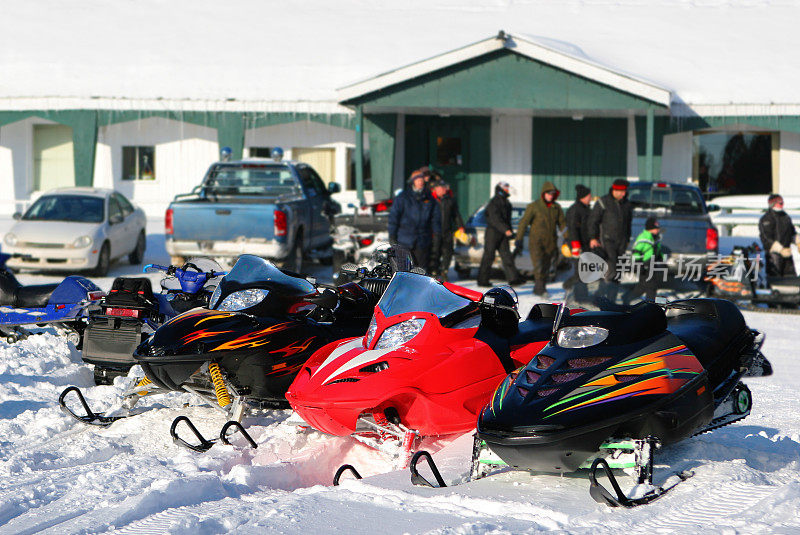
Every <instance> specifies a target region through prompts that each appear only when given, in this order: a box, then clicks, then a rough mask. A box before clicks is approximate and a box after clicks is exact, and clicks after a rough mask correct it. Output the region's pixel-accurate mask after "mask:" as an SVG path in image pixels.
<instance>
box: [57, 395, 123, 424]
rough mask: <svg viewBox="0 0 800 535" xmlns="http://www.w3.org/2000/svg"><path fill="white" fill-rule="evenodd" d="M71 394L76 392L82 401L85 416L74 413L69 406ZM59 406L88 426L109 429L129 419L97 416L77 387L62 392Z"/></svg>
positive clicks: (59, 397)
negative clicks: (69, 395) (68, 398)
mask: <svg viewBox="0 0 800 535" xmlns="http://www.w3.org/2000/svg"><path fill="white" fill-rule="evenodd" d="M70 392H75V395H76V396H78V401H80V403H81V405H82V406H83V410H84V411H85V414H83V415H80V414H77V413H76V412H75V411H73V410H72V409H70V408H69V407H68V406H67V402H66V398H67V395H68V394H69V393H70ZM58 404H59V405H61V410H62V411H64V412H65V413H67V414H68V415H70V416H72V417H73V418H75V419H76V420H78V421H79V422H82V423H84V424H88V425H96V426H99V427H108V426H109V425H111V424H113V423H114V422H116V421H117V420H121V419H122V418H127V416H104V415H102V414H97V413H96V412H94V411H92V409H90V408H89V404H88V403H86V398H84V397H83V393H82V392H81V390H80V389H79V388H78V387H77V386H70V387H67V388H65V389H64V391H63V392H61V395H60V396H58Z"/></svg>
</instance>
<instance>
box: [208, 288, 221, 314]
mask: <svg viewBox="0 0 800 535" xmlns="http://www.w3.org/2000/svg"><path fill="white" fill-rule="evenodd" d="M221 293H222V290H220V289H219V284H217V287H216V288H214V291H213V292H212V293H211V299H209V300H208V308H210V309H212V310H213V308H214V307H215V306H216V305H217V301H219V294H221Z"/></svg>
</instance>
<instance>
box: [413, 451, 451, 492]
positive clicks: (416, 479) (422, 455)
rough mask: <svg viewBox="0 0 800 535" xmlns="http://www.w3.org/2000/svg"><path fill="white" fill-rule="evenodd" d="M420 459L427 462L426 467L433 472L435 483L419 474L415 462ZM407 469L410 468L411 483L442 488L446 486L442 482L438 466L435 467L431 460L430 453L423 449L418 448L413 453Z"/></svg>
mask: <svg viewBox="0 0 800 535" xmlns="http://www.w3.org/2000/svg"><path fill="white" fill-rule="evenodd" d="M420 459H425V461H427V463H428V467H430V469H431V472H432V473H433V477H434V479H436V485H434V484H433V483H431V482H430V481H428V480H427V479H425V478H424V477H423V476H422V475H420V473H419V471H418V470H417V463H418V462H419V460H420ZM409 470H411V483H412V484H413V485H418V486H427V487H433V488H442V487H446V486H447V484H446V483H445V482H444V479H443V478H442V474H441V473H440V472H439V468H437V466H436V463H435V462H433V457H431V454H430V453H428V452H427V451H425V450H420V451H418V452H417V453H415V454H414V456H413V457H412V458H411V464H410V465H409Z"/></svg>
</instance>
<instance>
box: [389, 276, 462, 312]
mask: <svg viewBox="0 0 800 535" xmlns="http://www.w3.org/2000/svg"><path fill="white" fill-rule="evenodd" d="M472 304H473V303H472V301H470V300H469V299H465V298H463V297H460V296H458V295H456V294H454V293H453V292H451V291H450V290H448V289H447V288H445V287H444V285H442V283H441V282H439V281H437V280H436V279H434V278H432V277H428V276H427V275H419V274H417V273H409V272H397V273H395V274H394V277H392V281H391V282H390V283H389V286H388V287H387V288H386V291H385V292H384V293H383V296H382V297H381V300H380V301H378V307H379V308H380V309H381V312H383V315H384V316H386V317H387V318H388V317H390V316H395V315H397V314H404V313H406V312H429V313H431V314H436V316H438V317H439V318H444V317H446V316H448V315H450V314H452V313H453V312H456V311H458V310H461V309H462V308H464V307H467V306H470V305H472Z"/></svg>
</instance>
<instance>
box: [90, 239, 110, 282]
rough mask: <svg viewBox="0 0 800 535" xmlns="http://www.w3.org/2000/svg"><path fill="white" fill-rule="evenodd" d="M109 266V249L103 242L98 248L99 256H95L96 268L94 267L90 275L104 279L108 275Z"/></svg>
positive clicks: (106, 243)
mask: <svg viewBox="0 0 800 535" xmlns="http://www.w3.org/2000/svg"><path fill="white" fill-rule="evenodd" d="M109 266H111V248H110V247H109V246H108V242H105V243H103V246H102V247H101V248H100V254H99V255H97V266H95V268H94V271H93V272H92V275H94V276H95V277H105V276H106V275H108V268H109Z"/></svg>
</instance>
